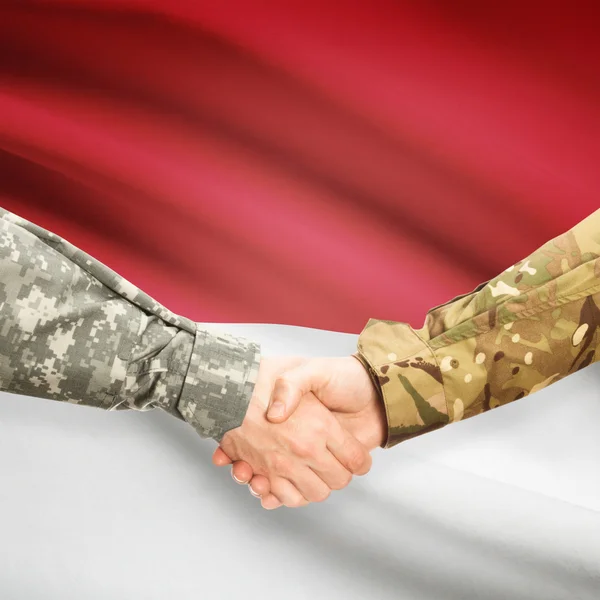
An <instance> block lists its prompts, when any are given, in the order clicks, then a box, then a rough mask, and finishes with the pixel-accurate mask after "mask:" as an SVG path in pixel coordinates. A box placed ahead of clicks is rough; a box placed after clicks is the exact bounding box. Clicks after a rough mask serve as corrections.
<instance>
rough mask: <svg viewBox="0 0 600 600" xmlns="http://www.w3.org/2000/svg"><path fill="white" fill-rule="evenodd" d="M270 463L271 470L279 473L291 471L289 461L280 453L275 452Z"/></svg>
mask: <svg viewBox="0 0 600 600" xmlns="http://www.w3.org/2000/svg"><path fill="white" fill-rule="evenodd" d="M269 463H270V465H271V468H272V469H273V470H274V471H276V472H277V473H287V472H288V471H289V469H290V462H289V459H288V458H287V457H286V456H284V455H283V454H280V453H278V452H273V454H272V455H271V458H270V460H269Z"/></svg>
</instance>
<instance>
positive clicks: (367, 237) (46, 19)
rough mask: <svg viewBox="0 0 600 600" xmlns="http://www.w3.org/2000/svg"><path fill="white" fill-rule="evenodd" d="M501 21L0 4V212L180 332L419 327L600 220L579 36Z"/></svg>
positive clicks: (501, 10)
mask: <svg viewBox="0 0 600 600" xmlns="http://www.w3.org/2000/svg"><path fill="white" fill-rule="evenodd" d="M509 4H510V3H509ZM514 6H515V7H514V8H510V7H509V6H507V5H506V4H503V5H502V7H498V8H496V7H492V6H491V5H490V6H488V5H485V6H482V5H481V4H480V3H475V2H473V3H471V2H466V3H460V8H458V7H456V6H454V7H451V6H450V5H449V4H448V3H444V2H427V3H417V2H414V3H410V2H409V3H402V2H386V1H384V0H377V1H372V2H368V3H366V2H354V1H349V2H345V3H343V9H342V8H340V6H338V5H337V4H336V3H328V2H231V1H230V2H203V1H201V2H173V1H172V0H171V1H170V2H166V1H159V0H119V1H116V0H114V1H107V0H104V1H102V2H100V1H92V0H86V1H79V2H78V1H74V0H55V1H53V2H47V1H41V0H40V1H24V0H15V1H5V2H3V3H2V7H1V8H0V40H1V42H0V45H1V51H0V64H1V66H0V172H1V173H2V177H1V178H0V205H1V206H4V207H5V208H7V209H8V210H11V211H13V212H16V213H18V214H21V215H23V216H24V217H26V218H28V219H30V220H32V221H34V222H36V223H39V224H41V225H43V226H44V227H46V228H48V229H50V230H52V231H56V232H57V233H59V234H60V235H62V236H64V237H66V238H67V239H70V240H71V241H72V242H73V243H74V244H76V245H77V246H79V247H82V248H84V249H85V250H86V251H87V252H88V253H90V254H92V255H94V256H96V257H97V258H98V259H100V260H102V261H103V262H105V263H106V264H108V265H109V266H111V267H112V268H113V269H115V270H117V271H119V272H120V273H121V274H122V275H124V276H125V277H126V278H128V279H129V280H131V281H133V282H134V283H135V284H136V285H137V286H139V287H141V288H142V289H144V290H145V291H146V292H148V293H149V294H150V295H151V296H153V297H155V298H157V299H158V300H159V301H161V302H162V303H163V304H164V305H166V306H168V307H169V308H170V309H171V310H173V311H174V312H177V313H180V314H184V315H186V316H188V317H190V318H192V319H194V320H198V321H206V322H207V321H215V322H232V321H237V322H271V323H286V324H294V325H305V326H312V327H319V328H324V329H334V330H341V331H347V332H358V331H359V330H360V329H361V328H362V327H363V325H364V323H365V322H366V320H367V319H368V318H369V317H377V318H384V319H393V320H402V321H409V322H411V323H413V324H415V325H418V326H420V325H421V324H422V322H423V318H424V315H425V312H426V310H427V309H429V308H430V307H432V306H434V305H436V304H440V303H442V302H444V301H446V300H447V299H449V298H450V297H453V296H455V295H457V294H461V293H464V292H467V291H470V290H471V289H473V288H474V287H475V286H476V285H477V284H478V283H480V282H481V281H484V280H486V279H488V278H490V277H491V276H493V275H495V274H496V273H498V272H499V271H501V270H502V269H503V268H505V267H506V266H507V265H510V264H511V263H512V262H514V261H515V260H517V259H519V258H520V257H522V256H525V255H527V254H528V253H529V252H531V251H532V250H533V249H535V248H537V247H538V246H540V245H541V244H542V243H543V242H544V241H546V240H547V239H549V238H551V237H552V236H554V235H557V234H558V233H560V232H562V231H565V230H566V229H568V228H569V227H571V226H572V225H574V224H575V223H576V222H577V221H579V220H580V219H582V218H583V217H585V216H586V215H587V214H589V213H590V212H592V210H594V209H596V208H598V206H599V200H598V198H599V197H600V193H599V192H600V176H599V174H598V173H599V171H598V166H597V159H598V156H599V148H598V145H599V142H598V140H599V139H600V123H599V118H598V109H597V107H598V105H599V104H600V78H599V76H598V70H597V59H596V57H597V56H598V55H599V54H600V48H599V46H600V41H599V38H598V36H597V30H596V28H595V26H594V20H593V19H592V18H590V17H591V15H586V14H584V13H583V12H581V11H578V12H575V11H573V13H572V14H569V11H568V9H567V10H565V9H564V8H563V9H561V10H560V12H559V11H557V12H554V13H553V12H552V9H551V8H550V7H549V6H545V7H544V10H543V12H542V13H540V11H539V10H537V8H536V7H534V6H533V5H528V6H529V8H528V7H527V6H523V5H522V3H515V5H514ZM415 290H418V293H415ZM408 291H410V293H408Z"/></svg>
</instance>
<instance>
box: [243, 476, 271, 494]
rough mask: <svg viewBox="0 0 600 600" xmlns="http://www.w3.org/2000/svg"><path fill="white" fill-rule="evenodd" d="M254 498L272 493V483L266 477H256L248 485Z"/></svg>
mask: <svg viewBox="0 0 600 600" xmlns="http://www.w3.org/2000/svg"><path fill="white" fill-rule="evenodd" d="M248 485H249V486H250V493H251V494H252V495H254V496H263V497H264V496H266V495H267V494H269V493H270V491H271V483H270V481H269V480H268V479H267V478H266V477H265V476H264V475H255V476H254V477H252V479H251V480H250V483H249V484H248Z"/></svg>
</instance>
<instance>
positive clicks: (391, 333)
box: [359, 211, 600, 446]
mask: <svg viewBox="0 0 600 600" xmlns="http://www.w3.org/2000/svg"><path fill="white" fill-rule="evenodd" d="M599 256H600V211H598V212H596V213H594V214H593V215H591V216H590V217H588V219H586V220H585V221H583V222H582V223H580V224H579V225H577V226H576V227H575V228H573V229H572V230H571V231H569V232H567V233H565V234H563V235H561V236H559V237H558V238H556V239H554V240H552V241H550V242H548V243H547V244H545V245H544V246H543V247H542V248H540V249H539V250H537V251H536V252H534V253H533V254H532V255H531V256H529V257H528V258H526V259H524V260H523V261H519V262H518V263H517V264H516V265H513V266H512V267H510V268H509V269H507V270H506V271H505V272H503V273H501V274H500V275H498V276H497V277H495V278H494V279H492V280H490V281H489V282H486V283H485V284H482V285H481V286H479V287H478V288H477V289H476V290H475V291H474V292H472V293H471V294H468V295H465V296H462V297H459V298H457V299H454V300H452V301H450V302H448V303H446V304H444V305H442V306H440V307H436V308H435V309H432V310H431V311H430V312H429V313H428V315H427V319H426V321H425V326H424V327H423V328H422V329H420V330H413V329H412V328H411V327H410V326H408V325H406V324H404V323H392V322H389V321H376V320H371V321H370V322H369V324H368V325H367V327H366V328H365V330H364V331H363V333H362V334H361V336H360V341H359V353H360V355H361V357H362V359H363V361H364V362H365V363H366V364H368V366H369V368H370V370H371V371H372V373H373V374H374V376H375V377H376V381H377V382H378V384H379V389H380V393H381V394H382V397H383V398H384V401H385V405H386V411H387V418H388V440H387V445H388V446H391V445H394V444H395V443H398V442H400V441H402V440H404V439H407V438H409V437H412V436H414V435H420V434H422V433H425V432H427V431H431V430H433V429H436V428H439V427H442V426H444V425H445V424H447V423H450V422H452V421H457V420H460V419H462V418H466V417H470V416H474V415H477V414H479V413H481V412H483V411H486V410H489V409H490V408H494V407H497V406H500V405H502V404H506V403H508V402H512V401H513V400H518V399H519V398H522V397H524V396H526V395H528V394H530V393H532V392H535V391H537V390H539V389H541V388H543V387H545V386H547V385H549V384H551V383H553V382H555V381H558V380H559V379H561V378H562V377H565V376H566V375H568V374H569V373H572V372H573V371H576V370H578V369H581V368H583V367H585V366H587V365H589V364H590V363H591V362H594V361H595V360H597V355H598V345H599V344H600V336H599V335H598V331H597V328H598V326H599V325H600V310H599V309H598V304H600V279H599V275H600V261H599V259H598V257H599Z"/></svg>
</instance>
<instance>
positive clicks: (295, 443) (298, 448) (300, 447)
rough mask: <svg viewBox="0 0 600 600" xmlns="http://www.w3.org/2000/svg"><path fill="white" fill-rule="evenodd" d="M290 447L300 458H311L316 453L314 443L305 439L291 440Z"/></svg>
mask: <svg viewBox="0 0 600 600" xmlns="http://www.w3.org/2000/svg"><path fill="white" fill-rule="evenodd" d="M290 448H291V450H292V452H293V453H294V454H295V455H296V456H298V457H300V458H305V459H306V458H311V457H312V456H313V454H314V444H311V443H310V442H309V441H308V440H305V439H292V440H290Z"/></svg>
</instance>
